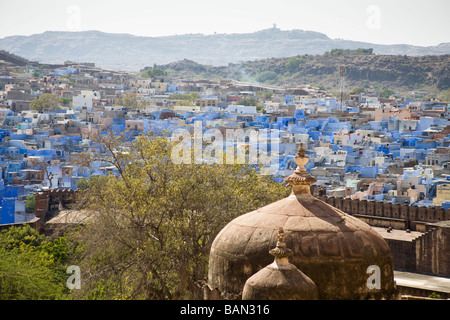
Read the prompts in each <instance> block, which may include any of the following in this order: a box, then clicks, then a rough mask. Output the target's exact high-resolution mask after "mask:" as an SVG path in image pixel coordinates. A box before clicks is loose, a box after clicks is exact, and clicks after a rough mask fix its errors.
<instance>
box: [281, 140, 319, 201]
mask: <svg viewBox="0 0 450 320" xmlns="http://www.w3.org/2000/svg"><path fill="white" fill-rule="evenodd" d="M294 160H295V163H296V164H297V169H295V171H294V173H293V174H291V175H290V176H289V177H287V178H286V179H284V181H285V182H287V183H289V184H291V185H292V186H293V188H292V191H293V193H294V194H305V193H307V194H309V193H310V192H309V186H310V185H311V184H313V183H315V182H316V181H317V179H316V178H315V177H313V176H311V175H310V174H309V173H308V171H306V168H305V165H306V164H307V163H308V161H309V157H307V156H306V150H305V148H304V146H303V143H300V147H299V148H298V151H297V155H296V156H295V158H294ZM296 186H302V187H296ZM304 186H307V188H305V187H304Z"/></svg>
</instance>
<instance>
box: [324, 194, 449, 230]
mask: <svg viewBox="0 0 450 320" xmlns="http://www.w3.org/2000/svg"><path fill="white" fill-rule="evenodd" d="M317 197H318V198H319V199H321V200H323V201H325V202H327V203H328V204H330V205H332V206H334V207H336V208H338V209H340V210H342V211H344V212H345V213H348V214H351V215H353V216H356V217H358V218H360V219H361V220H363V221H365V222H366V223H368V224H369V225H371V226H377V227H392V228H394V229H399V230H406V229H409V230H415V231H421V232H426V231H427V225H428V224H430V223H436V222H440V221H446V220H450V209H447V210H444V209H443V208H442V207H437V206H436V207H429V208H427V207H418V206H416V205H411V206H410V205H406V204H396V203H390V202H384V201H375V200H358V199H349V198H335V197H328V196H325V195H321V196H317Z"/></svg>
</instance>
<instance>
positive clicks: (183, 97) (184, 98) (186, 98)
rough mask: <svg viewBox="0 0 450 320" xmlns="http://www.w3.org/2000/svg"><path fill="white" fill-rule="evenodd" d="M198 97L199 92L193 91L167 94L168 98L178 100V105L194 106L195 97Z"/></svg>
mask: <svg viewBox="0 0 450 320" xmlns="http://www.w3.org/2000/svg"><path fill="white" fill-rule="evenodd" d="M199 98H200V93H199V92H197V91H193V92H190V93H172V94H171V95H169V97H168V99H169V100H180V101H179V102H177V105H180V106H186V105H187V106H194V105H195V102H196V100H197V99H199Z"/></svg>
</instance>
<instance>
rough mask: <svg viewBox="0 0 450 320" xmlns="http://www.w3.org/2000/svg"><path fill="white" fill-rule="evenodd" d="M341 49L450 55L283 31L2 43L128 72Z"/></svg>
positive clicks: (50, 58)
mask: <svg viewBox="0 0 450 320" xmlns="http://www.w3.org/2000/svg"><path fill="white" fill-rule="evenodd" d="M336 48H337V49H357V48H373V51H374V53H376V54H380V55H408V56H424V55H443V54H450V43H443V44H440V45H437V46H430V47H420V46H412V45H406V44H398V45H381V44H372V43H366V42H358V41H350V40H338V39H330V38H329V37H328V36H326V35H325V34H322V33H318V32H313V31H303V30H280V29H277V28H271V29H265V30H261V31H258V32H254V33H243V34H214V35H203V34H185V35H174V36H166V37H141V36H133V35H130V34H111V33H104V32H99V31H82V32H56V31H48V32H44V33H40V34H35V35H31V36H11V37H6V38H3V39H0V49H3V50H6V51H9V52H11V53H14V54H16V55H19V56H22V57H24V58H26V59H28V60H32V61H39V62H45V63H55V64H58V63H63V62H64V61H66V60H71V61H78V62H95V63H96V65H98V66H100V67H103V68H107V69H114V70H125V71H137V70H140V69H142V68H144V67H145V66H151V65H153V64H167V63H170V62H173V61H179V60H183V59H189V60H193V61H196V62H198V63H200V64H205V65H214V66H219V65H227V64H229V63H238V62H243V61H251V60H261V59H267V58H284V57H291V56H296V55H304V54H310V55H311V54H312V55H315V54H323V53H324V52H326V51H330V50H332V49H336Z"/></svg>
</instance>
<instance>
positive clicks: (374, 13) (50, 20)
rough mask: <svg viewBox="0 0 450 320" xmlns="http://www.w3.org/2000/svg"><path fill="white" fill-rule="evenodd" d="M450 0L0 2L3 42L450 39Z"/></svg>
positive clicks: (420, 42)
mask: <svg viewBox="0 0 450 320" xmlns="http://www.w3.org/2000/svg"><path fill="white" fill-rule="evenodd" d="M449 13H450V0H426V1H424V0H421V1H418V0H308V1H304V0H276V1H274V0H257V1H254V0H223V1H216V0H160V1H154V0H147V1H143V0H141V1H138V0H125V1H124V0H121V1H117V0H107V1H105V0H59V1H58V0H53V1H50V0H37V1H32V0H26V1H25V0H0V38H4V37H7V36H13V35H31V34H36V33H42V32H45V31H86V30H99V31H103V32H110V33H128V34H133V35H137V36H152V37H158V36H169V35H176V34H178V35H181V34H189V33H201V34H214V33H249V32H255V31H259V30H263V29H267V28H272V27H273V26H274V24H275V25H276V27H277V28H279V29H281V30H292V29H300V30H309V31H317V32H321V33H324V34H326V35H327V36H328V37H330V38H332V39H337V38H340V39H345V40H354V41H364V42H371V43H377V44H411V45H418V46H432V45H438V44H439V43H443V42H450V18H449Z"/></svg>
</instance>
